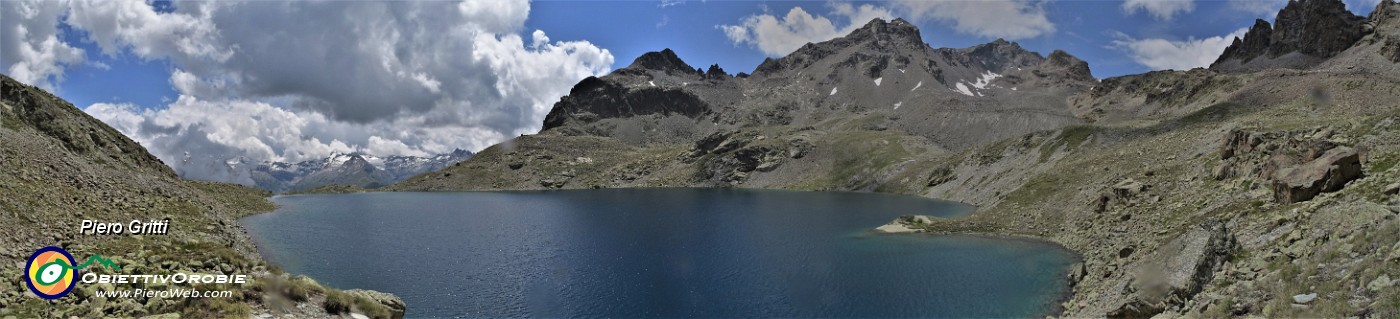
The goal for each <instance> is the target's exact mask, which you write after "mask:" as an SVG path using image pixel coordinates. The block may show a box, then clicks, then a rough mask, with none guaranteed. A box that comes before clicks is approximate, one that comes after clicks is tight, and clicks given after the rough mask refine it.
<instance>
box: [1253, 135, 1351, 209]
mask: <svg viewBox="0 0 1400 319" xmlns="http://www.w3.org/2000/svg"><path fill="white" fill-rule="evenodd" d="M1361 170H1362V168H1361V156H1360V155H1359V154H1357V152H1356V150H1354V149H1352V148H1349V147H1341V146H1339V147H1336V148H1333V149H1330V150H1327V151H1326V152H1325V153H1323V154H1322V156H1320V157H1318V158H1317V159H1314V160H1312V161H1310V162H1307V163H1303V164H1301V165H1297V166H1293V167H1287V168H1283V169H1280V170H1278V171H1276V172H1274V177H1273V189H1274V198H1275V199H1277V200H1278V201H1279V202H1280V203H1285V204H1287V203H1297V202H1302V201H1307V200H1310V199H1312V198H1313V197H1316V196H1317V195H1318V194H1320V193H1323V192H1334V191H1337V190H1341V189H1342V187H1344V186H1346V184H1347V183H1348V182H1351V181H1353V180H1356V179H1357V178H1361V176H1362V172H1361Z"/></svg>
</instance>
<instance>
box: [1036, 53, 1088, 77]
mask: <svg viewBox="0 0 1400 319" xmlns="http://www.w3.org/2000/svg"><path fill="white" fill-rule="evenodd" d="M1040 70H1041V71H1042V72H1047V73H1060V74H1063V75H1064V76H1065V77H1067V78H1069V79H1072V80H1079V81H1093V80H1094V75H1093V73H1091V72H1090V71H1089V62H1085V61H1084V60H1080V59H1079V58H1078V57H1075V56H1073V55H1070V54H1069V52H1065V51H1064V50H1055V51H1054V52H1050V55H1049V56H1046V57H1045V61H1042V62H1041V63H1040Z"/></svg>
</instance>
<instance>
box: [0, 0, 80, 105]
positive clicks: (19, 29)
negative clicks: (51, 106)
mask: <svg viewBox="0 0 1400 319" xmlns="http://www.w3.org/2000/svg"><path fill="white" fill-rule="evenodd" d="M66 5H67V4H66V3H65V2H61V1H0V21H4V22H5V23H4V24H3V25H0V70H4V71H5V74H8V75H9V76H10V77H12V78H14V79H15V80H18V81H20V82H24V83H29V84H33V85H38V86H39V87H42V88H45V89H48V90H54V89H55V87H54V85H53V84H54V83H55V82H61V81H63V77H64V70H65V69H66V68H67V67H69V66H73V65H77V64H81V63H82V62H83V59H84V55H83V54H84V52H83V50H82V49H79V48H76V47H73V46H72V45H69V44H68V43H65V42H63V41H61V40H59V37H58V35H59V30H58V18H59V16H60V15H61V14H63V12H64V11H65V10H67V9H66Z"/></svg>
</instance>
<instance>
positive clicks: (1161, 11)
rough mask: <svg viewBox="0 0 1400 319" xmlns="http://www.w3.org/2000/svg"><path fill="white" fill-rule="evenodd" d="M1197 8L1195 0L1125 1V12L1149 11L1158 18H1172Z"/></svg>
mask: <svg viewBox="0 0 1400 319" xmlns="http://www.w3.org/2000/svg"><path fill="white" fill-rule="evenodd" d="M1195 9H1196V1H1195V0H1127V1H1124V2H1123V12H1127V13H1129V14H1132V13H1137V12H1138V11H1143V12H1147V13H1148V14H1149V15H1152V17H1154V18H1157V19H1158V20H1171V19H1172V17H1174V16H1176V15H1177V14H1181V13H1187V12H1191V10H1195Z"/></svg>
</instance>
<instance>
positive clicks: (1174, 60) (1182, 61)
mask: <svg viewBox="0 0 1400 319" xmlns="http://www.w3.org/2000/svg"><path fill="white" fill-rule="evenodd" d="M1246 31H1248V29H1239V30H1235V32H1231V33H1230V34H1227V35H1223V36H1213V37H1208V38H1203V39H1196V38H1188V39H1186V40H1167V39H1159V38H1151V39H1136V38H1133V37H1130V36H1128V35H1126V34H1122V33H1119V34H1117V35H1116V38H1117V39H1116V40H1113V42H1112V47H1114V48H1116V49H1119V50H1121V51H1124V52H1126V53H1127V54H1128V57H1130V58H1132V59H1133V61H1135V62H1137V63H1138V64H1141V65H1143V66H1146V67H1149V68H1152V69H1153V70H1167V69H1171V70H1189V69H1193V68H1198V67H1206V66H1210V64H1211V63H1212V62H1215V59H1216V58H1219V57H1220V53H1221V52H1224V51H1225V48H1226V47H1229V46H1230V43H1231V42H1233V41H1234V39H1235V37H1243V36H1244V33H1245V32H1246Z"/></svg>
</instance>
